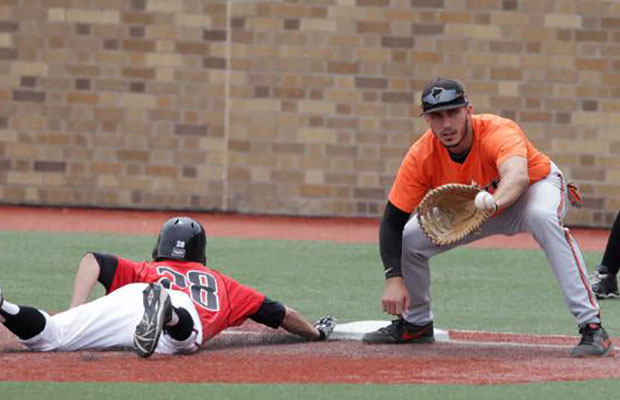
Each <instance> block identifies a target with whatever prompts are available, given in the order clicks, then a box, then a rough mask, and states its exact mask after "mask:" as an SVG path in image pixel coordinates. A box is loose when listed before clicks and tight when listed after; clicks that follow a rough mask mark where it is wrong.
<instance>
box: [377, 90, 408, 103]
mask: <svg viewBox="0 0 620 400" xmlns="http://www.w3.org/2000/svg"><path fill="white" fill-rule="evenodd" d="M381 101H382V102H384V103H413V93H411V92H384V93H381Z"/></svg>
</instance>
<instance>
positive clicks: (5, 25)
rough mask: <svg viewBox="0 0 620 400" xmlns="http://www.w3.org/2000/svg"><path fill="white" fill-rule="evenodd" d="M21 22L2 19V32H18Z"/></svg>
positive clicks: (0, 22)
mask: <svg viewBox="0 0 620 400" xmlns="http://www.w3.org/2000/svg"><path fill="white" fill-rule="evenodd" d="M18 29H19V24H18V23H17V22H14V21H0V33H12V32H17V30H18Z"/></svg>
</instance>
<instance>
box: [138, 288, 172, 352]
mask: <svg viewBox="0 0 620 400" xmlns="http://www.w3.org/2000/svg"><path fill="white" fill-rule="evenodd" d="M142 298H143V302H144V315H142V320H141V321H140V323H139V324H138V325H137V326H136V332H135V334H134V337H133V343H134V345H135V347H136V351H137V352H138V355H139V356H140V357H145V358H146V357H150V356H151V354H153V352H154V351H155V348H156V347H157V343H158V342H159V337H160V336H161V332H162V330H163V328H164V325H165V324H166V322H169V321H170V320H171V319H172V304H171V303H170V296H169V295H168V291H167V290H165V289H164V288H162V286H161V285H160V284H157V283H149V285H148V286H147V288H146V289H144V291H143V292H142Z"/></svg>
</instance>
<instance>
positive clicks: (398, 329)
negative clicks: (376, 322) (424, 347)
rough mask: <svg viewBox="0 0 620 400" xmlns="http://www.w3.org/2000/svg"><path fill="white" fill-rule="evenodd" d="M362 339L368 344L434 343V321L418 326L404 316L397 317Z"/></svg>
mask: <svg viewBox="0 0 620 400" xmlns="http://www.w3.org/2000/svg"><path fill="white" fill-rule="evenodd" d="M362 341H363V342H364V343H368V344H398V343H434V342H435V336H434V334H433V321H431V322H429V323H428V324H426V325H422V326H418V325H414V324H412V323H409V322H407V321H405V320H404V319H403V318H399V319H395V320H394V321H392V323H391V324H390V325H388V326H384V327H383V328H379V329H378V330H376V331H374V332H369V333H367V334H365V335H364V337H362Z"/></svg>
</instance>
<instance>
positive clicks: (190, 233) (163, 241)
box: [153, 217, 207, 264]
mask: <svg viewBox="0 0 620 400" xmlns="http://www.w3.org/2000/svg"><path fill="white" fill-rule="evenodd" d="M206 249H207V235H206V234H205V230H204V228H203V227H202V225H200V223H199V222H198V221H196V220H194V219H192V218H189V217H174V218H170V219H169V220H168V221H166V222H165V223H164V225H162V227H161V230H160V231H159V236H158V237H157V243H155V247H153V261H161V260H167V259H172V260H181V261H194V262H199V263H201V264H205V263H206V262H207V256H206Z"/></svg>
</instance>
